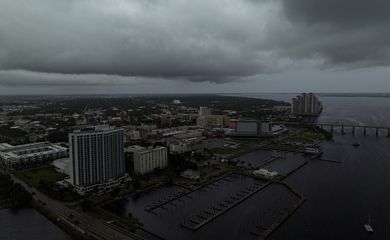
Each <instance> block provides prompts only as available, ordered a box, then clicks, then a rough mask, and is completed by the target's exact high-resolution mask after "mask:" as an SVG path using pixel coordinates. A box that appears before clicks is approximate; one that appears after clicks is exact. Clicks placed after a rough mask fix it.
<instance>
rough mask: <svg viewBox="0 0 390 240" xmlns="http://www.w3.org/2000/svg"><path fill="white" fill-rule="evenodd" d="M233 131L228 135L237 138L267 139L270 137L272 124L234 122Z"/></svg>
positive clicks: (248, 121)
mask: <svg viewBox="0 0 390 240" xmlns="http://www.w3.org/2000/svg"><path fill="white" fill-rule="evenodd" d="M234 127H235V131H234V132H232V133H231V134H230V135H232V136H237V137H268V136H272V135H273V133H272V123H271V122H270V121H258V120H236V121H235V122H234Z"/></svg>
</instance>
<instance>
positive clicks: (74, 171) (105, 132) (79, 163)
mask: <svg viewBox="0 0 390 240" xmlns="http://www.w3.org/2000/svg"><path fill="white" fill-rule="evenodd" d="M69 143H70V157H71V161H70V182H71V184H72V185H73V186H74V187H75V189H76V190H77V191H78V192H79V193H80V194H83V193H85V192H88V191H91V190H94V189H96V188H98V189H102V188H109V187H113V186H116V185H119V184H120V183H121V182H122V181H123V180H124V178H125V177H126V176H125V164H124V150H123V147H124V146H123V130H122V129H109V128H101V129H96V130H94V131H86V132H82V131H80V132H74V133H71V134H69Z"/></svg>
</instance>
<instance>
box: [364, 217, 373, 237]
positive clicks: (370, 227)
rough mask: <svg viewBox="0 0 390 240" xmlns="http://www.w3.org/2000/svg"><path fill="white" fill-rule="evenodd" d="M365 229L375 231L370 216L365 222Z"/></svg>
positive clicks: (369, 231) (370, 231)
mask: <svg viewBox="0 0 390 240" xmlns="http://www.w3.org/2000/svg"><path fill="white" fill-rule="evenodd" d="M364 229H365V230H366V232H368V233H373V232H374V229H373V228H372V226H371V218H370V216H368V223H366V224H364Z"/></svg>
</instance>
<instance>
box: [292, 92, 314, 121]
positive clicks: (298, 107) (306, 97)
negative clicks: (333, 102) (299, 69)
mask: <svg viewBox="0 0 390 240" xmlns="http://www.w3.org/2000/svg"><path fill="white" fill-rule="evenodd" d="M291 110H292V114H293V115H296V116H318V115H319V114H320V113H321V111H322V103H321V102H320V101H319V100H318V97H317V96H316V95H314V94H313V93H302V94H301V95H298V96H296V97H295V98H293V99H292V109H291Z"/></svg>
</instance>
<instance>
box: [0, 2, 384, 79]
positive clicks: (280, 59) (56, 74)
mask: <svg viewBox="0 0 390 240" xmlns="http://www.w3.org/2000/svg"><path fill="white" fill-rule="evenodd" d="M389 12H390V1H388V0H370V1H367V0H343V1H340V0H326V1H324V0H275V1H271V0H259V1H255V0H197V1H184V0H116V1H108V0H68V1H60V0H40V1H34V0H19V1H14V0H2V1H1V2H0V70H2V71H1V73H0V84H2V85H12V84H14V85H18V84H34V83H37V84H38V85H39V84H53V85H61V84H65V85H66V84H67V83H69V84H74V85H83V84H84V83H85V84H89V83H91V81H92V83H93V84H100V83H102V84H112V81H113V80H112V77H107V76H110V75H118V76H124V77H125V78H121V79H120V80H115V81H119V82H123V81H129V82H131V81H133V80H134V78H133V77H141V78H156V79H167V78H169V79H187V80H190V81H211V82H217V83H220V82H229V81H233V80H237V79H240V78H244V77H248V76H255V75H258V74H263V73H273V72H279V71H282V70H284V69H287V68H307V67H308V68H311V67H326V68H341V69H343V68H362V67H373V66H375V67H376V66H388V65H389V63H390V41H388V39H390V31H389V30H388V29H390V14H389ZM48 74H53V75H48ZM99 75H100V77H99ZM51 77H53V78H52V79H53V80H49V78H51ZM126 77H129V78H126ZM28 78H30V79H29V80H23V79H28ZM5 79H7V80H5ZM21 79H22V80H21ZM37 79H40V80H37ZM42 79H43V80H42ZM72 79H73V80H72ZM91 79H93V80H91ZM107 79H108V80H107ZM126 79H128V80H126ZM12 81H14V83H12ZM16 81H18V83H17V82H16ZM61 81H62V82H61Z"/></svg>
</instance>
